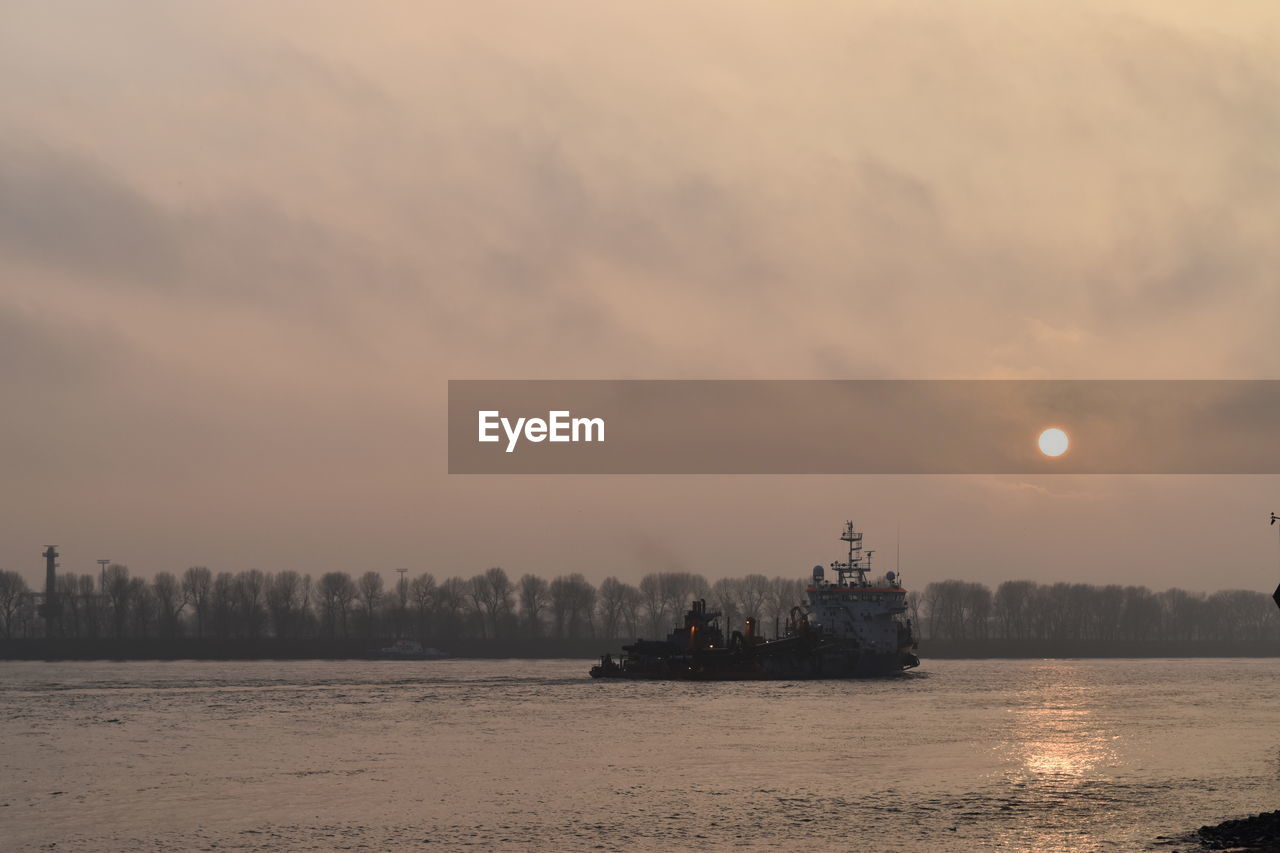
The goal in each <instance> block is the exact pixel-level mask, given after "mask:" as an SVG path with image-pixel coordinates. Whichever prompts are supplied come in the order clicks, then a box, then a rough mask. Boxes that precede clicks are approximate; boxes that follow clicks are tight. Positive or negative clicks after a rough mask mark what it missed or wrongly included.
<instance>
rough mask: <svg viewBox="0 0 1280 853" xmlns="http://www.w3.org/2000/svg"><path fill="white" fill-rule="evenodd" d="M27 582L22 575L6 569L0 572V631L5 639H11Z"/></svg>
mask: <svg viewBox="0 0 1280 853" xmlns="http://www.w3.org/2000/svg"><path fill="white" fill-rule="evenodd" d="M27 591H28V590H27V582H26V580H25V579H24V578H23V577H22V575H20V574H18V573H17V572H11V571H9V570H7V569H4V570H0V630H3V631H4V636H5V639H11V638H12V637H13V628H14V623H15V620H16V616H17V613H18V604H19V602H21V600H22V596H24V595H26V593H27Z"/></svg>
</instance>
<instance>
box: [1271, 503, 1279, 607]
mask: <svg viewBox="0 0 1280 853" xmlns="http://www.w3.org/2000/svg"><path fill="white" fill-rule="evenodd" d="M1277 521H1280V515H1276V514H1275V513H1274V512H1273V513H1271V524H1272V525H1275V523H1276V522H1277ZM1276 533H1280V528H1277V529H1276ZM1271 597H1272V599H1274V600H1275V603H1276V607H1280V586H1277V587H1276V591H1275V592H1273V593H1271Z"/></svg>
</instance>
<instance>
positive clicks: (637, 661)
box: [591, 640, 920, 681]
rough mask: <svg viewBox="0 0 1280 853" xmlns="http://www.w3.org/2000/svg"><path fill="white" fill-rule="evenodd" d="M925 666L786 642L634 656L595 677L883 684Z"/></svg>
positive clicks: (902, 654)
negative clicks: (882, 679) (863, 680)
mask: <svg viewBox="0 0 1280 853" xmlns="http://www.w3.org/2000/svg"><path fill="white" fill-rule="evenodd" d="M770 647H775V648H770ZM919 664H920V659H919V658H918V657H916V655H915V654H914V653H913V652H911V651H910V650H909V649H902V650H899V651H895V652H879V653H877V652H872V651H869V650H859V649H857V648H856V647H852V646H848V645H845V644H841V643H821V644H807V643H796V642H791V641H788V640H782V641H777V642H774V643H763V644H760V645H758V646H755V647H750V648H747V649H739V650H736V651H723V652H720V653H716V651H715V650H704V651H702V652H689V653H683V652H672V653H668V654H656V655H652V654H651V655H643V656H641V655H632V656H628V657H625V658H623V660H622V661H621V662H616V663H615V662H613V661H612V660H610V659H608V658H606V659H605V660H604V661H603V662H601V663H600V664H598V665H596V666H594V667H592V669H591V677H592V678H620V679H631V680H647V681H792V680H804V679H816V678H823V679H837V678H878V677H884V676H889V675H897V674H899V673H901V672H903V671H905V670H907V669H911V668H913V667H916V666H919Z"/></svg>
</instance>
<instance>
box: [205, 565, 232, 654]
mask: <svg viewBox="0 0 1280 853" xmlns="http://www.w3.org/2000/svg"><path fill="white" fill-rule="evenodd" d="M236 598H237V596H236V579H235V576H234V575H232V574H231V572H218V574H217V575H215V576H214V578H213V585H212V586H211V587H210V590H209V622H210V624H211V625H212V627H213V633H214V635H215V636H217V637H218V638H219V639H223V640H225V639H227V638H228V637H230V636H231V635H232V633H233V632H234V631H235V630H236V628H237V626H236V617H237V612H236V610H237V608H236Z"/></svg>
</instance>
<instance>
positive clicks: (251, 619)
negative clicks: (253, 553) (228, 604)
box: [236, 569, 267, 640]
mask: <svg viewBox="0 0 1280 853" xmlns="http://www.w3.org/2000/svg"><path fill="white" fill-rule="evenodd" d="M266 590H267V578H266V575H264V574H263V573H262V572H260V571H258V570H257V569H249V570H248V571H247V572H240V573H239V574H237V575H236V598H237V599H238V600H239V603H240V617H241V619H243V621H244V629H245V632H246V633H247V634H248V635H249V637H250V638H252V639H255V640H256V639H258V637H259V636H261V635H262V628H263V625H264V624H265V623H266V621H267V609H266Z"/></svg>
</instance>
